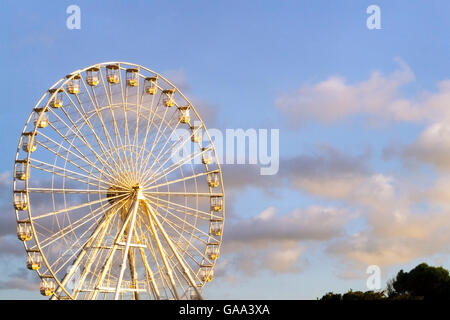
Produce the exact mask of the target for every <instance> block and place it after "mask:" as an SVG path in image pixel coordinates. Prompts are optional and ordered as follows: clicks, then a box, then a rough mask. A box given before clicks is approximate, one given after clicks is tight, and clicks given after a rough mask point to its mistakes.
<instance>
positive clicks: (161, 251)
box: [142, 201, 180, 300]
mask: <svg viewBox="0 0 450 320" xmlns="http://www.w3.org/2000/svg"><path fill="white" fill-rule="evenodd" d="M142 203H144V204H146V202H145V201H143V202H142ZM144 213H145V214H146V217H147V221H148V224H149V226H150V230H151V233H152V236H153V239H154V240H155V242H156V247H157V248H158V251H159V255H160V257H161V259H162V261H163V265H164V268H165V271H166V275H167V277H168V278H169V281H170V284H171V287H172V293H173V294H174V296H175V299H177V300H179V298H180V297H179V295H178V290H177V286H176V285H175V281H174V279H173V271H172V269H171V268H170V265H169V262H168V256H167V253H166V251H165V249H164V248H163V246H162V243H161V240H160V239H159V236H158V233H157V231H156V228H155V223H154V222H156V221H155V220H154V219H153V217H152V216H150V213H149V207H148V206H147V205H144Z"/></svg>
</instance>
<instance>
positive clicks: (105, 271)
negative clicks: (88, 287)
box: [92, 195, 139, 299]
mask: <svg viewBox="0 0 450 320" xmlns="http://www.w3.org/2000/svg"><path fill="white" fill-rule="evenodd" d="M138 204H139V199H138V197H137V195H134V198H133V202H132V204H131V206H130V209H129V213H131V214H128V215H127V217H126V219H125V221H124V222H123V225H122V227H121V229H120V231H119V232H118V233H117V234H116V236H115V238H114V243H113V246H112V248H111V249H110V251H109V253H108V257H107V259H106V261H105V263H104V264H103V267H102V269H101V273H100V276H99V277H98V280H97V281H96V284H95V288H94V292H93V294H92V298H93V299H96V298H97V297H98V294H99V293H100V291H104V290H106V291H108V290H110V289H109V288H103V287H102V285H103V282H104V280H105V277H106V275H107V274H108V273H109V272H110V267H111V263H112V259H113V257H114V254H115V253H116V251H117V250H118V247H119V243H120V239H121V238H122V236H123V235H124V233H125V230H126V228H127V226H128V224H130V222H132V225H134V222H133V221H134V219H135V217H136V212H135V209H137V208H138ZM132 229H133V228H132V227H131V228H130V227H129V230H132ZM129 239H131V238H129ZM127 244H128V247H129V243H128V241H127ZM127 253H128V252H127ZM123 256H124V257H125V258H126V256H127V254H124V255H123ZM124 263H125V262H122V267H124ZM120 272H121V274H122V276H123V273H122V268H121V271H120ZM119 285H121V278H119V280H118V282H117V287H116V288H115V292H116V294H117V293H118V288H119ZM115 298H116V296H115Z"/></svg>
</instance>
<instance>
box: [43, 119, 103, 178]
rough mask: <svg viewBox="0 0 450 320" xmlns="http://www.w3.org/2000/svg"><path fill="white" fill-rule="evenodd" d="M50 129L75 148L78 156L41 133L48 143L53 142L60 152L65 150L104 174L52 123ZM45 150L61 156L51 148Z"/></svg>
mask: <svg viewBox="0 0 450 320" xmlns="http://www.w3.org/2000/svg"><path fill="white" fill-rule="evenodd" d="M49 125H50V127H52V128H53V129H54V130H55V132H56V133H57V134H58V135H59V136H60V137H61V138H63V139H64V140H65V141H66V142H67V143H68V144H70V147H71V148H73V149H74V150H75V151H77V152H78V154H76V153H75V152H73V151H72V150H70V149H68V148H66V147H64V146H63V145H62V144H61V143H58V142H56V141H55V140H53V139H52V138H50V137H48V136H47V135H45V134H44V133H43V132H40V135H42V136H43V137H44V138H45V139H47V140H48V141H50V142H52V143H53V144H55V145H56V146H58V147H59V148H58V150H60V149H63V150H64V151H66V152H67V153H70V154H72V155H74V156H75V157H76V158H78V159H80V160H81V161H83V162H85V163H87V164H89V165H90V166H92V167H93V168H95V169H96V170H97V171H98V172H100V173H102V170H100V169H99V168H98V167H97V166H96V165H95V164H94V163H93V162H92V161H90V160H89V158H88V157H86V156H85V155H84V154H83V153H82V152H81V151H80V150H79V149H78V148H77V147H76V146H75V145H74V144H73V143H72V142H70V140H69V139H67V137H66V136H65V135H63V134H62V133H61V132H59V130H58V129H57V128H56V127H55V126H53V125H52V124H51V123H50V124H49ZM37 143H42V144H43V143H44V142H43V141H40V140H37ZM44 148H46V149H47V150H49V151H50V152H52V153H54V154H56V155H58V156H59V152H56V151H52V150H53V148H51V147H47V146H45V147H44Z"/></svg>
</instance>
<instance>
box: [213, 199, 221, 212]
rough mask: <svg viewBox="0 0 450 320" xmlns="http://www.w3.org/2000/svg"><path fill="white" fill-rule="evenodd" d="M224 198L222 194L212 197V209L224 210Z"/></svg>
mask: <svg viewBox="0 0 450 320" xmlns="http://www.w3.org/2000/svg"><path fill="white" fill-rule="evenodd" d="M222 204H223V198H222V197H221V196H212V197H211V210H212V211H220V210H222Z"/></svg>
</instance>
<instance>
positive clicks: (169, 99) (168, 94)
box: [163, 89, 175, 108]
mask: <svg viewBox="0 0 450 320" xmlns="http://www.w3.org/2000/svg"><path fill="white" fill-rule="evenodd" d="M174 93H175V89H166V90H163V94H164V95H165V97H164V102H163V103H164V106H165V107H168V108H170V107H173V106H174V105H175V100H174V98H173V94H174Z"/></svg>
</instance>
